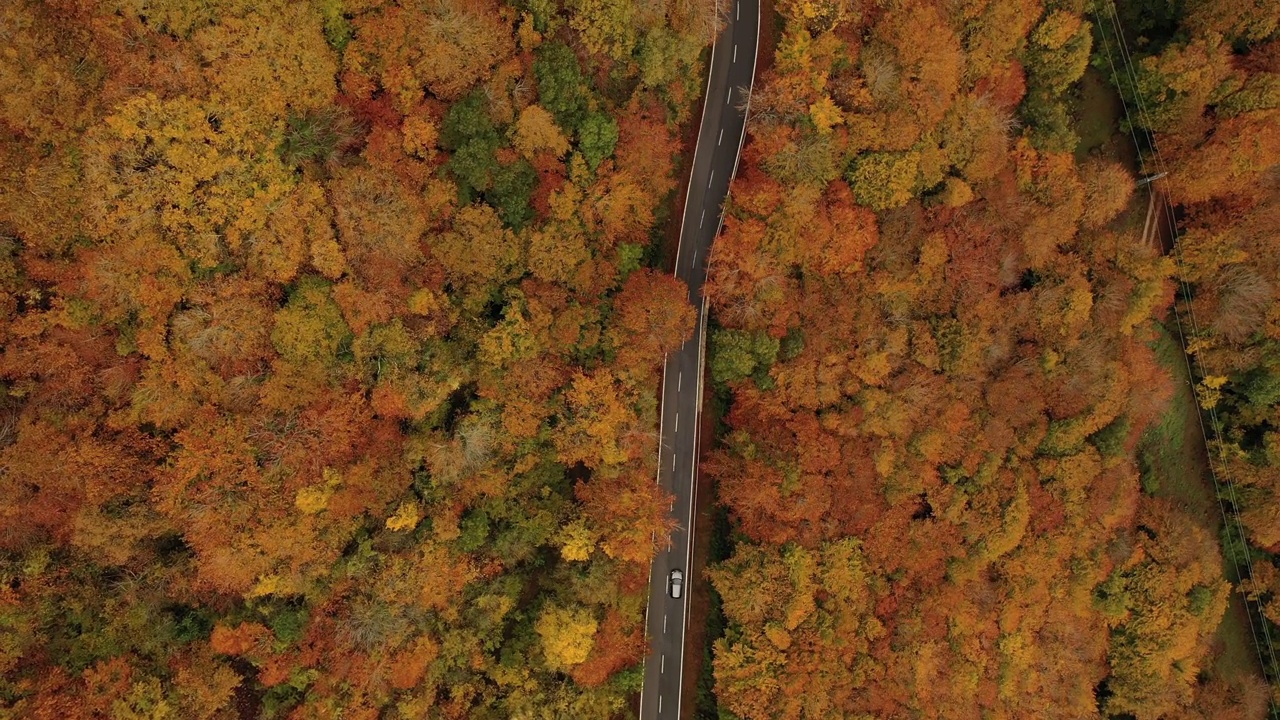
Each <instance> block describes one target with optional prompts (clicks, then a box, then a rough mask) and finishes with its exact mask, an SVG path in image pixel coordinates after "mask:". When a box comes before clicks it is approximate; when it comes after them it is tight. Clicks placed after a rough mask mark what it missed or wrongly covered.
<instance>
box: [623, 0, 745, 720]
mask: <svg viewBox="0 0 1280 720" xmlns="http://www.w3.org/2000/svg"><path fill="white" fill-rule="evenodd" d="M741 16H742V5H741V3H740V2H735V3H734V20H738V19H740V18H741ZM717 39H718V37H716V38H712V40H711V59H710V62H708V64H707V85H706V89H705V90H703V93H702V97H703V102H702V117H701V118H700V119H699V121H698V127H699V130H698V135H697V140H695V141H694V146H693V162H692V163H690V168H689V172H690V174H692V172H693V170H694V167H695V166H696V165H697V160H698V146H699V144H700V143H701V142H702V130H701V128H702V127H703V126H704V125H706V119H707V97H708V95H709V94H710V92H711V79H712V78H713V77H715V72H714V71H715V62H716V40H717ZM759 56H760V6H759V5H758V4H757V6H756V45H755V54H754V57H753V59H752V72H751V87H754V86H755V65H756V63H757V62H758V60H759ZM751 87H749V88H748V93H747V108H746V112H745V113H744V117H743V125H742V133H741V134H740V135H739V136H738V154H737V155H736V156H735V157H734V159H733V175H731V176H730V178H729V179H730V180H732V179H733V177H734V176H736V175H737V174H738V161H739V160H740V159H741V158H742V145H743V142H744V141H745V140H746V136H747V128H746V118H747V117H749V116H750V110H751V93H750V89H751ZM729 93H730V95H732V93H733V88H732V87H730V89H729ZM726 104H727V101H726ZM692 192H693V183H692V182H690V183H689V184H688V185H686V186H685V193H684V204H685V213H686V215H687V213H688V211H689V197H690V195H691V194H692ZM719 225H720V226H723V225H724V214H723V213H721V215H720V223H719ZM716 234H717V235H718V234H720V229H719V226H718V227H717V228H716ZM683 244H684V223H683V222H682V223H680V235H679V237H678V238H677V240H676V257H677V258H678V257H680V247H681V246H682V245H683ZM693 257H694V263H695V264H696V263H697V258H698V254H697V252H696V251H695V252H694V255H693ZM671 274H672V275H674V276H676V277H679V276H680V267H679V264H678V263H677V265H676V268H675V270H673V271H672V273H671ZM706 312H707V298H706V296H705V295H704V296H703V298H702V313H703V316H704V317H705V315H706ZM705 337H706V325H705V323H704V325H703V328H702V332H701V333H699V341H700V342H701V341H702V340H703V339H705ZM698 355H699V357H698V369H699V371H702V368H703V363H704V361H705V358H704V357H703V355H704V353H701V352H700V353H699V354H698ZM666 360H667V358H666V355H664V356H663V358H662V361H663V373H662V392H663V397H666V389H667V373H666ZM701 410H702V396H701V395H699V396H698V411H699V412H701ZM697 440H698V428H697V427H696V425H695V427H694V447H695V448H696V447H697ZM658 456H659V457H661V456H662V413H658ZM695 460H696V456H695ZM694 464H695V471H696V462H695V463H694ZM691 474H692V472H691ZM661 475H662V465H661V463H659V464H658V472H657V473H656V477H655V478H654V482H655V483H660V482H661ZM692 489H693V492H692V502H690V503H689V519H690V523H689V546H688V548H687V549H686V560H687V559H688V558H689V557H690V556H691V554H692V552H693V523H692V519H693V508H694V506H695V505H696V504H697V499H698V486H697V485H696V484H694V486H693V488H692ZM668 543H670V536H668ZM686 564H687V563H686ZM649 585H650V586H652V585H653V565H652V564H650V565H649ZM685 603H686V604H687V603H688V594H687V593H686V594H685ZM644 614H645V618H644V621H645V624H644V627H645V632H646V634H647V633H648V629H649V605H648V604H647V603H646V604H645V608H644ZM666 623H667V617H666V615H665V614H664V615H663V616H662V624H663V632H664V633H665V632H666ZM684 623H685V625H686V626H687V624H688V613H685V620H684ZM685 630H686V628H685V627H681V629H680V642H681V646H680V651H681V653H682V654H683V652H684V644H683V643H684V635H685ZM683 682H684V663H680V677H679V680H678V681H677V683H676V688H677V690H676V703H677V705H679V703H680V701H681V699H682V696H683V694H684V688H683V687H681V685H682V684H683ZM640 708H641V711H642V712H643V708H644V685H643V684H641V686H640ZM658 710H659V712H661V710H662V696H661V695H659V696H658Z"/></svg>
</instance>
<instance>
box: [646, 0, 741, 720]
mask: <svg viewBox="0 0 1280 720" xmlns="http://www.w3.org/2000/svg"><path fill="white" fill-rule="evenodd" d="M711 51H712V57H714V56H715V44H714V42H713V43H712V48H711ZM759 60H760V4H759V3H756V47H755V53H754V54H753V55H752V58H751V85H749V86H748V87H747V105H746V107H745V108H744V109H743V111H742V132H741V133H740V134H739V135H738V154H737V155H735V156H734V158H733V173H732V174H731V175H729V184H730V185H732V184H733V179H734V178H735V177H737V175H738V161H739V160H741V159H742V145H743V143H744V142H746V139H747V120H748V119H749V118H750V117H751V91H752V89H753V88H754V87H755V83H756V73H755V67H756V64H757V63H758V62H759ZM710 84H711V80H710V79H708V80H707V85H708V87H710ZM705 113H706V107H705V106H704V107H703V114H704V115H705ZM699 134H701V133H699ZM694 152H695V153H696V152H697V147H696V146H695V147H694ZM725 196H726V199H727V197H728V192H727V191H726V193H725ZM723 226H724V212H721V213H720V223H719V225H717V226H716V235H719V234H720V228H721V227H723ZM676 257H680V256H679V255H676ZM707 272H708V274H709V273H710V272H711V265H710V263H708V264H707ZM707 308H708V302H707V296H706V295H705V294H704V295H703V296H702V320H703V322H702V329H701V332H700V333H699V338H698V342H699V343H705V341H706V337H707V323H706V318H707ZM699 347H701V348H704V350H703V351H702V352H699V353H698V379H699V384H701V379H702V374H703V372H704V367H703V366H704V363H705V362H706V352H705V347H706V345H705V344H702V345H700V346H699ZM663 362H666V358H663ZM664 376H665V373H664ZM697 408H698V409H697V411H696V412H695V413H694V417H695V418H697V417H701V416H702V393H698V404H697ZM698 430H699V428H698V422H697V421H696V420H695V421H694V423H693V447H694V458H693V460H694V461H693V462H692V463H690V470H689V477H690V478H691V482H690V485H691V486H692V487H691V492H690V494H689V525H688V526H687V527H688V528H689V530H688V532H689V538H688V545H687V546H686V548H685V569H686V572H689V564H690V562H692V559H693V531H694V526H693V509H694V507H696V506H697V504H698V483H697V482H693V480H696V479H697V469H698V456H697V447H698V435H699V432H698ZM691 582H692V581H691ZM683 597H684V608H685V613H684V623H683V625H682V626H681V628H680V653H681V656H682V657H683V655H684V638H685V633H686V631H687V630H688V627H689V612H688V609H689V593H687V592H686V593H684V595H683ZM646 612H647V610H646ZM646 627H647V626H646ZM643 689H644V686H643V685H642V686H641V693H642V695H641V702H642V704H641V706H640V707H641V708H643V707H644V705H643V699H644V698H643ZM683 700H684V662H681V663H680V670H679V673H678V675H677V678H676V712H677V714H678V713H679V708H680V704H681V702H682V701H683Z"/></svg>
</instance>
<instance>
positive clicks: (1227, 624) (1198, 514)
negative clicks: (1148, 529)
mask: <svg viewBox="0 0 1280 720" xmlns="http://www.w3.org/2000/svg"><path fill="white" fill-rule="evenodd" d="M1154 349H1155V351H1156V357H1157V358H1159V360H1160V364H1161V365H1162V366H1164V368H1165V369H1166V370H1168V371H1169V373H1170V374H1171V375H1172V376H1173V383H1174V392H1173V398H1172V399H1171V400H1170V402H1169V407H1168V409H1167V410H1166V412H1165V414H1164V416H1163V417H1162V418H1161V419H1160V422H1159V423H1157V424H1156V425H1154V426H1152V427H1151V428H1149V429H1148V430H1147V431H1146V433H1145V434H1144V435H1143V436H1142V440H1141V441H1140V442H1139V444H1138V464H1139V467H1140V468H1141V471H1142V488H1143V490H1144V491H1145V492H1147V493H1148V494H1150V495H1152V496H1154V497H1159V498H1165V499H1167V500H1170V501H1172V502H1173V503H1174V504H1176V505H1178V506H1179V507H1181V508H1182V509H1183V510H1184V511H1185V512H1186V513H1187V514H1188V515H1190V516H1191V518H1192V520H1193V521H1194V522H1195V523H1196V524H1198V525H1200V526H1201V527H1204V528H1206V529H1208V530H1209V531H1210V532H1211V533H1212V535H1213V536H1214V537H1220V531H1221V528H1222V510H1221V508H1220V506H1219V505H1218V497H1217V492H1216V490H1215V489H1214V485H1213V480H1212V478H1211V477H1210V475H1209V467H1208V460H1207V457H1206V454H1205V446H1204V437H1203V435H1201V432H1200V423H1199V409H1198V408H1197V406H1196V402H1195V398H1194V397H1193V395H1192V392H1191V384H1190V382H1189V377H1188V374H1187V365H1186V356H1185V355H1184V353H1183V351H1182V346H1181V345H1180V344H1179V342H1178V341H1177V339H1176V338H1175V337H1174V336H1173V335H1172V334H1171V333H1170V331H1169V329H1168V327H1166V326H1163V325H1162V326H1161V328H1160V335H1159V337H1158V338H1157V339H1156V342H1155V344H1154ZM1222 572H1223V575H1225V576H1226V577H1227V578H1228V579H1232V578H1234V576H1235V572H1234V568H1231V567H1228V566H1227V562H1226V559H1225V558H1224V559H1223V568H1222ZM1246 612H1247V611H1246V609H1245V606H1244V603H1243V602H1242V601H1241V599H1240V595H1239V594H1238V593H1234V592H1233V593H1232V595H1231V605H1230V606H1229V607H1228V608H1227V612H1226V614H1225V615H1224V616H1223V617H1222V622H1221V623H1220V624H1219V625H1218V629H1217V631H1216V632H1215V634H1214V638H1213V645H1214V647H1215V648H1216V649H1217V650H1218V653H1217V656H1216V657H1215V658H1214V660H1213V666H1212V669H1211V672H1213V674H1215V675H1217V676H1219V677H1221V678H1223V679H1225V680H1228V681H1233V680H1236V679H1243V678H1247V677H1258V678H1260V677H1262V673H1261V670H1260V668H1259V667H1258V658H1257V654H1256V651H1255V649H1254V641H1253V634H1252V631H1251V630H1250V629H1249V625H1248V622H1249V619H1248V615H1247V614H1246Z"/></svg>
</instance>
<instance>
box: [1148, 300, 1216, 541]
mask: <svg viewBox="0 0 1280 720" xmlns="http://www.w3.org/2000/svg"><path fill="white" fill-rule="evenodd" d="M1153 349H1154V350H1155V353H1156V357H1157V359H1159V361H1160V364H1161V365H1162V366H1164V368H1165V369H1166V370H1168V371H1169V373H1170V374H1171V375H1172V376H1173V386H1174V387H1173V398H1172V399H1171V400H1170V402H1169V408H1168V410H1167V411H1166V412H1165V414H1164V416H1163V417H1161V418H1160V421H1159V422H1158V423H1157V424H1155V425H1153V426H1152V427H1150V428H1148V429H1147V431H1146V432H1145V433H1144V434H1143V436H1142V439H1141V441H1140V442H1139V443H1138V465H1139V467H1140V468H1141V471H1142V489H1143V490H1144V491H1145V492H1146V493H1147V494H1148V495H1153V496H1155V497H1161V498H1166V499H1169V500H1172V501H1173V502H1174V503H1176V504H1178V505H1181V506H1182V507H1185V508H1186V509H1187V510H1188V511H1190V512H1191V513H1192V515H1193V516H1195V518H1196V519H1197V520H1200V521H1201V522H1202V523H1203V524H1204V526H1205V527H1206V528H1208V529H1209V530H1210V532H1212V533H1213V534H1215V535H1216V534H1217V532H1218V528H1219V526H1220V525H1221V524H1222V522H1221V517H1220V515H1221V512H1220V511H1219V509H1218V499H1217V497H1216V496H1215V495H1214V490H1213V484H1212V482H1210V480H1209V478H1208V477H1207V472H1208V468H1207V467H1206V466H1205V456H1204V453H1203V449H1202V447H1200V445H1198V444H1196V443H1197V442H1198V441H1200V430H1199V427H1198V420H1197V414H1198V412H1199V410H1198V409H1197V407H1196V403H1195V398H1194V397H1193V396H1192V394H1191V385H1190V383H1189V382H1188V381H1189V378H1188V376H1187V365H1186V360H1185V356H1184V355H1183V352H1182V346H1181V345H1180V344H1179V343H1178V341H1177V340H1176V339H1174V337H1173V335H1172V334H1170V332H1169V329H1168V328H1167V327H1165V326H1163V325H1161V326H1160V335H1159V336H1158V337H1157V339H1156V342H1155V344H1154V347H1153Z"/></svg>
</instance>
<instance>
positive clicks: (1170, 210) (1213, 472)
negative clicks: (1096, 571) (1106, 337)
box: [1094, 0, 1280, 717]
mask: <svg viewBox="0 0 1280 720" xmlns="http://www.w3.org/2000/svg"><path fill="white" fill-rule="evenodd" d="M1104 7H1105V9H1106V10H1107V11H1108V18H1107V19H1108V21H1109V22H1110V24H1111V27H1112V30H1113V32H1114V33H1115V36H1116V39H1117V53H1118V54H1119V55H1120V59H1121V64H1122V65H1123V66H1124V68H1125V74H1126V76H1127V79H1128V81H1129V85H1130V87H1131V88H1132V89H1133V98H1134V101H1135V104H1136V105H1137V111H1138V115H1139V119H1140V120H1141V121H1142V131H1143V134H1144V135H1145V136H1146V139H1147V144H1148V146H1149V147H1150V150H1151V155H1152V156H1153V158H1154V160H1155V163H1154V164H1155V170H1156V177H1154V178H1152V182H1151V183H1148V184H1147V188H1148V192H1149V193H1153V194H1155V189H1154V188H1153V187H1152V185H1153V184H1154V181H1155V180H1157V179H1159V178H1161V177H1165V176H1167V174H1168V172H1169V168H1168V165H1167V164H1166V163H1165V161H1164V157H1163V156H1162V155H1161V154H1160V149H1159V147H1158V146H1157V145H1156V141H1155V136H1154V135H1153V134H1152V132H1151V130H1150V128H1151V122H1150V119H1151V115H1150V113H1148V112H1147V108H1146V106H1145V104H1144V103H1143V100H1142V94H1141V92H1140V91H1139V90H1138V78H1137V74H1136V72H1135V71H1134V68H1133V57H1132V54H1131V53H1130V51H1129V46H1128V41H1127V40H1126V39H1125V37H1124V31H1123V29H1122V27H1121V23H1120V16H1119V13H1117V12H1116V8H1115V4H1114V3H1113V2H1112V0H1105V3H1104ZM1094 19H1095V21H1096V20H1098V13H1097V12H1096V11H1095V13H1094ZM1098 34H1099V37H1100V38H1101V39H1102V43H1103V49H1104V51H1105V52H1106V55H1107V62H1108V64H1109V65H1110V66H1111V71H1112V77H1113V78H1114V79H1115V80H1116V82H1117V85H1118V83H1119V81H1120V73H1119V72H1118V71H1117V69H1116V65H1115V60H1114V58H1113V56H1112V52H1111V43H1110V42H1109V41H1108V39H1107V33H1106V31H1105V30H1104V28H1103V25H1102V24H1101V22H1099V24H1098ZM1120 102H1121V105H1122V107H1123V108H1124V113H1125V119H1126V120H1127V122H1128V124H1129V134H1130V136H1131V137H1132V138H1133V142H1134V147H1135V149H1136V150H1137V152H1138V162H1139V167H1140V168H1141V169H1142V171H1143V174H1144V175H1145V174H1146V169H1145V164H1146V163H1145V158H1144V157H1143V152H1142V147H1141V145H1140V144H1139V142H1138V137H1137V134H1136V132H1135V129H1136V127H1137V125H1136V124H1135V123H1134V118H1133V115H1131V114H1130V112H1129V103H1128V102H1127V101H1126V100H1125V98H1124V93H1123V92H1121V93H1120ZM1155 198H1157V199H1158V200H1159V201H1161V202H1160V204H1161V207H1162V210H1163V211H1164V214H1165V219H1166V221H1167V222H1168V225H1169V230H1170V232H1171V233H1172V234H1173V248H1174V258H1175V262H1176V263H1177V265H1178V268H1179V270H1181V268H1182V267H1183V259H1182V243H1181V237H1180V235H1179V232H1178V221H1177V216H1176V213H1175V212H1174V207H1173V203H1172V201H1171V200H1170V199H1169V196H1168V195H1167V194H1155ZM1178 282H1179V285H1180V287H1181V290H1182V296H1183V298H1184V300H1185V301H1186V315H1187V320H1188V323H1189V325H1190V328H1191V336H1192V337H1193V338H1197V339H1198V338H1200V337H1201V333H1200V326H1199V323H1198V322H1197V321H1196V318H1195V310H1194V308H1193V307H1192V303H1191V298H1192V296H1191V286H1190V284H1189V283H1188V282H1187V281H1186V280H1185V279H1184V277H1183V276H1182V274H1181V273H1179V277H1178ZM1173 314H1174V320H1175V322H1176V326H1177V330H1178V337H1179V339H1180V340H1181V342H1182V347H1183V361H1184V362H1185V363H1186V367H1187V375H1188V377H1189V378H1192V379H1194V377H1195V372H1194V370H1193V367H1192V362H1193V360H1194V363H1195V365H1196V366H1197V367H1198V369H1199V373H1200V377H1202V378H1203V377H1209V373H1208V372H1207V369H1206V367H1205V363H1204V359H1203V358H1202V357H1200V355H1199V354H1192V353H1191V352H1189V351H1188V350H1187V348H1188V345H1187V337H1186V334H1185V331H1184V328H1183V321H1182V312H1181V311H1180V310H1179V309H1178V303H1177V301H1176V300H1175V302H1174V305H1173ZM1192 397H1193V399H1194V400H1195V401H1196V405H1197V410H1196V419H1197V421H1198V424H1199V426H1200V435H1201V437H1202V438H1203V439H1204V443H1205V450H1206V456H1207V457H1208V460H1209V475H1210V477H1211V478H1212V480H1213V485H1214V491H1215V493H1216V494H1217V497H1218V510H1219V511H1220V512H1221V514H1222V522H1223V529H1224V530H1225V531H1226V534H1227V537H1228V538H1229V539H1230V536H1231V531H1232V530H1233V529H1234V530H1235V532H1236V536H1237V538H1238V540H1239V543H1240V547H1241V548H1242V549H1243V555H1244V568H1241V564H1240V560H1239V558H1238V557H1236V555H1235V554H1234V553H1233V554H1232V556H1231V562H1232V565H1233V566H1234V568H1235V571H1236V576H1237V578H1239V579H1241V580H1244V579H1248V578H1252V577H1253V559H1252V557H1251V556H1250V553H1249V545H1248V538H1247V536H1246V534H1245V529H1244V524H1243V522H1242V521H1241V519H1240V502H1239V498H1238V495H1237V494H1236V487H1235V483H1234V482H1233V481H1232V479H1231V476H1230V474H1229V473H1228V472H1227V467H1226V446H1225V443H1224V442H1223V440H1222V424H1221V422H1220V421H1219V419H1218V413H1217V408H1216V405H1214V406H1210V407H1208V408H1205V407H1204V405H1203V404H1201V403H1200V402H1199V393H1198V392H1197V391H1196V386H1195V384H1194V382H1193V383H1192ZM1202 408H1203V409H1204V410H1205V411H1206V412H1208V414H1209V420H1210V426H1211V427H1212V428H1213V435H1214V439H1215V440H1216V441H1217V443H1216V450H1217V453H1216V455H1217V457H1216V458H1215V453H1214V452H1213V450H1214V443H1213V442H1211V440H1210V438H1209V432H1208V429H1207V428H1206V427H1205V421H1204V415H1203V413H1202V412H1201V409H1202ZM1224 485H1225V487H1226V489H1227V497H1229V498H1230V502H1231V512H1230V513H1228V512H1227V508H1226V505H1225V503H1224V502H1223V494H1222V489H1223V486H1224ZM1246 573H1247V574H1246ZM1241 596H1242V598H1243V600H1244V602H1245V606H1246V612H1245V617H1246V619H1247V620H1248V622H1249V629H1250V631H1251V635H1252V636H1253V644H1254V650H1255V651H1256V653H1257V657H1258V663H1259V665H1260V666H1261V668H1262V672H1263V675H1264V677H1266V678H1267V679H1268V681H1271V680H1273V679H1274V678H1273V676H1274V674H1275V672H1276V671H1277V669H1278V668H1280V664H1278V663H1277V662H1276V652H1275V646H1274V643H1273V641H1272V638H1271V629H1270V626H1269V624H1268V622H1267V619H1266V617H1265V615H1263V614H1262V611H1261V608H1260V607H1258V604H1257V603H1256V602H1254V603H1251V602H1250V600H1249V597H1248V595H1247V594H1246V593H1244V592H1243V590H1242V591H1241ZM1250 605H1253V609H1252V610H1250ZM1255 611H1256V612H1257V613H1258V616H1259V617H1258V622H1257V623H1255V622H1254V617H1253V613H1254V612H1255ZM1259 630H1261V632H1259ZM1269 707H1270V712H1271V715H1272V717H1280V709H1278V708H1277V706H1276V704H1275V703H1274V702H1270V703H1269Z"/></svg>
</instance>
